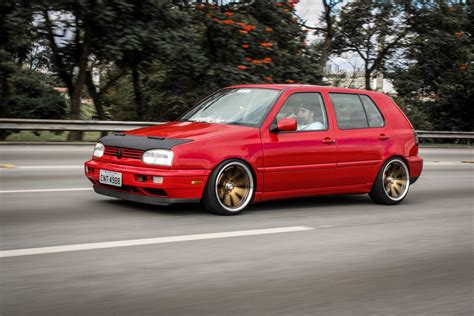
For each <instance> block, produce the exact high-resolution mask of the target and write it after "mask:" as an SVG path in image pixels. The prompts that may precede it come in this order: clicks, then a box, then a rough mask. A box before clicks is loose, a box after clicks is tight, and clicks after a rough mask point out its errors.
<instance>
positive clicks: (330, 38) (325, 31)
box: [301, 0, 343, 69]
mask: <svg viewBox="0 0 474 316" xmlns="http://www.w3.org/2000/svg"><path fill="white" fill-rule="evenodd" d="M322 1H323V2H322V4H323V8H324V11H323V15H322V16H321V18H320V20H321V23H322V24H323V26H310V25H308V24H307V23H306V21H303V22H302V23H301V25H302V26H304V27H305V28H307V29H310V30H314V33H315V35H318V36H319V37H320V38H322V40H318V41H316V42H315V44H314V45H313V49H314V50H315V51H316V52H317V53H318V54H319V66H320V67H321V69H324V68H325V67H326V64H327V62H328V60H329V56H330V55H331V54H332V52H333V49H334V47H333V42H334V37H335V30H334V23H335V21H336V18H335V13H336V8H337V6H338V5H339V4H341V3H342V2H343V0H322Z"/></svg>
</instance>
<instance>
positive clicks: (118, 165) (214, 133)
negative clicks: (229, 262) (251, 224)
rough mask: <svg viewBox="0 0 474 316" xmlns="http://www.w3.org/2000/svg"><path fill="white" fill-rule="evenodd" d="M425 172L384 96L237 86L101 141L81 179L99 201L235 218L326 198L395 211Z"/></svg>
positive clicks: (408, 131) (410, 135)
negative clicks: (190, 206) (366, 198)
mask: <svg viewBox="0 0 474 316" xmlns="http://www.w3.org/2000/svg"><path fill="white" fill-rule="evenodd" d="M422 166H423V160H422V159H421V158H420V157H419V156H418V143H417V137H416V134H415V131H414V130H413V127H412V125H411V124H410V122H409V121H408V119H407V118H406V116H405V115H404V114H403V112H402V111H401V110H400V109H399V108H398V106H397V105H396V104H395V103H394V102H393V100H392V99H391V98H390V97H388V96H386V95H384V94H381V93H376V92H372V91H364V90H351V89H343V88H332V87H321V86H309V85H240V86H233V87H228V88H225V89H222V90H219V91H217V92H216V93H214V94H212V95H210V96H209V97H207V98H206V99H204V100H203V101H201V102H200V103H199V104H198V105H196V106H195V107H194V108H192V109H191V110H190V111H188V112H187V113H185V114H184V115H182V116H181V117H180V118H179V119H178V120H176V121H174V122H168V123H166V124H160V125H156V126H150V127H145V128H140V129H136V130H132V131H127V132H123V133H114V134H110V135H108V136H105V137H103V138H101V139H100V140H99V142H98V143H97V145H96V146H95V149H94V152H93V156H92V159H91V160H89V161H87V162H86V163H85V174H86V176H87V177H88V178H89V179H90V180H91V182H92V183H93V185H94V190H95V191H96V192H97V193H99V194H103V195H107V196H111V197H116V198H121V199H125V200H131V201H136V202H142V203H150V204H157V205H168V204H171V203H183V202H185V203H192V202H201V203H203V204H204V206H205V207H206V208H207V209H208V210H209V211H211V212H213V213H216V214H221V215H234V214H238V213H239V212H241V211H242V210H243V209H245V208H246V207H247V206H248V205H249V204H251V203H253V202H260V201H266V200H273V199H286V198H292V197H302V196H316V195H326V194H352V193H354V194H364V193H368V194H369V195H370V197H371V198H372V200H373V201H375V202H376V203H381V204H398V203H400V202H401V201H402V200H403V199H404V198H405V197H406V196H407V193H408V189H409V187H410V185H411V184H413V183H414V182H415V181H416V180H417V179H418V177H419V176H420V174H421V170H422Z"/></svg>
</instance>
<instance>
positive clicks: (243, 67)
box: [0, 0, 474, 142]
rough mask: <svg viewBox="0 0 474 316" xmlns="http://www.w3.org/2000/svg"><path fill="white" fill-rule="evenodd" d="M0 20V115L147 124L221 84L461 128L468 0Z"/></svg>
mask: <svg viewBox="0 0 474 316" xmlns="http://www.w3.org/2000/svg"><path fill="white" fill-rule="evenodd" d="M0 12H1V19H0V43H1V44H0V45H1V46H0V81H1V82H0V118H23V119H25V118H28V119H70V120H101V121H105V120H115V121H154V122H160V121H166V120H171V119H173V118H175V117H177V116H178V115H179V114H180V113H182V112H184V111H185V110H187V109H188V108H189V107H191V106H193V105H194V104H195V103H196V102H197V101H199V100H200V99H201V98H203V97H204V96H206V95H208V94H209V93H211V92H213V91H215V90H217V89H219V88H222V87H225V86H229V85H233V84H241V83H289V84H292V83H302V84H318V85H331V86H341V87H349V88H360V89H368V90H377V91H382V92H384V93H387V94H389V95H391V96H393V97H394V98H395V99H396V102H397V103H398V104H399V105H400V107H402V108H403V110H404V111H405V112H406V114H407V115H408V116H409V118H410V120H411V121H412V123H413V124H414V126H415V128H416V129H418V130H435V131H472V129H473V124H472V117H474V113H473V106H472V100H473V98H472V94H473V89H474V75H473V74H474V70H473V65H472V58H473V56H474V55H473V54H474V53H473V43H472V33H473V20H474V19H473V15H472V10H471V5H470V2H469V1H467V0H440V1H413V0H393V1H373V0H354V1H348V0H320V1H314V0H302V1H298V0H288V1H287V0H275V1H273V0H247V1H227V0H219V1H211V0H209V1H203V0H201V1H200V0H197V1H179V0H175V1H159V0H146V1H125V0H111V1H85V0H81V1H68V0H61V1H2V2H1V4H0ZM99 136H100V134H99V133H97V132H96V133H87V134H86V135H84V133H82V132H80V131H73V132H70V133H69V132H60V131H56V132H47V131H42V132H39V131H19V130H17V131H14V130H5V129H2V130H0V140H7V141H22V140H43V141H62V140H70V141H78V140H82V139H85V140H95V139H97V138H98V137H99ZM457 141H458V142H463V141H465V140H457Z"/></svg>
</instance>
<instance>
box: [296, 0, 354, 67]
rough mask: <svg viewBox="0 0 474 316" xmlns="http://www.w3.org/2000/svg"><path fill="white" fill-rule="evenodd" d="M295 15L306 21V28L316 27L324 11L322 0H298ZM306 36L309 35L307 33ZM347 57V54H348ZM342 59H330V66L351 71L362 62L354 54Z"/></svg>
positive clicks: (309, 38)
mask: <svg viewBox="0 0 474 316" xmlns="http://www.w3.org/2000/svg"><path fill="white" fill-rule="evenodd" d="M295 9H296V14H298V16H299V17H301V18H302V19H303V20H305V21H306V25H308V26H316V25H317V24H319V23H320V21H319V18H320V17H321V14H322V12H323V10H324V7H323V2H322V0H300V2H299V3H298V4H297V5H296V6H295ZM308 34H311V32H309V33H308ZM314 39H315V37H314V36H311V35H309V36H308V40H309V41H311V40H314ZM348 55H349V54H348ZM345 57H347V58H342V57H334V56H333V57H331V59H330V62H329V63H330V64H332V65H337V66H338V67H339V68H340V69H343V70H346V71H347V70H349V71H350V70H353V67H354V65H356V66H360V65H361V64H362V61H361V60H360V58H359V57H357V56H356V55H354V54H351V55H350V56H345Z"/></svg>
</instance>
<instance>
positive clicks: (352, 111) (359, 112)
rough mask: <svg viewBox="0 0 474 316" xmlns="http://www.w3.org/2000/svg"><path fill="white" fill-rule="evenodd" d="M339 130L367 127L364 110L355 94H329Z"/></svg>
mask: <svg viewBox="0 0 474 316" xmlns="http://www.w3.org/2000/svg"><path fill="white" fill-rule="evenodd" d="M329 96H330V98H331V103H332V105H333V106H334V112H336V120H337V126H339V128H340V129H352V128H365V127H369V123H368V122H367V116H366V115H365V110H364V107H363V105H362V102H361V101H360V98H359V96H358V95H357V94H345V93H330V94H329Z"/></svg>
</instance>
